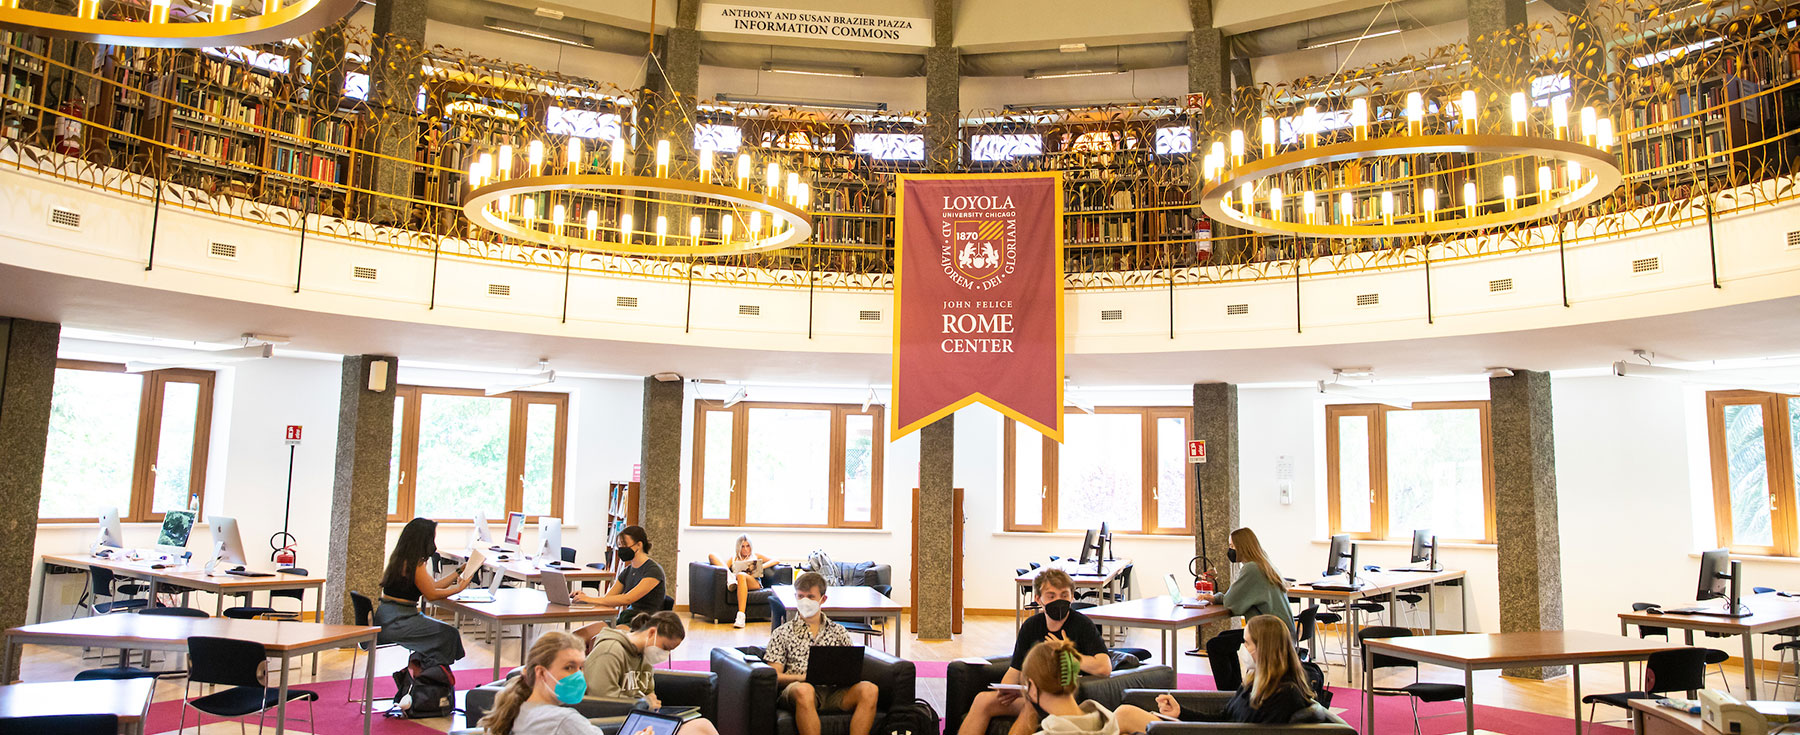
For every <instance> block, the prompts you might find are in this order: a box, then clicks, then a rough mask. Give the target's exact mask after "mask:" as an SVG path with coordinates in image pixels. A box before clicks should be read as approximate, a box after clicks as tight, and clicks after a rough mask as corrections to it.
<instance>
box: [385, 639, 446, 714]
mask: <svg viewBox="0 0 1800 735" xmlns="http://www.w3.org/2000/svg"><path fill="white" fill-rule="evenodd" d="M394 683H395V684H396V685H397V686H396V689H395V692H394V703H395V706H397V707H399V708H400V715H401V716H402V717H405V718H407V719H409V720H417V719H423V718H427V717H449V716H450V715H452V714H454V713H455V712H456V675H455V674H452V673H450V667H448V666H443V665H438V666H426V665H424V663H423V662H422V661H421V660H420V659H419V657H418V654H413V656H412V657H411V658H409V659H408V660H407V662H406V668H404V669H401V670H399V671H396V672H394Z"/></svg>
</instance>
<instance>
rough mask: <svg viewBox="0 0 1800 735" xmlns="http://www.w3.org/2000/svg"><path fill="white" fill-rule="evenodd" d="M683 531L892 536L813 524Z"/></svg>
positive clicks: (878, 530) (684, 529)
mask: <svg viewBox="0 0 1800 735" xmlns="http://www.w3.org/2000/svg"><path fill="white" fill-rule="evenodd" d="M681 530H682V532H683V533H685V532H688V531H701V532H705V531H720V532H724V533H742V534H748V535H749V536H750V537H751V538H753V539H754V538H755V537H756V535H757V534H759V533H760V534H770V533H850V534H861V535H866V536H892V535H894V532H893V531H889V530H887V529H885V528H819V527H814V526H682V527H681Z"/></svg>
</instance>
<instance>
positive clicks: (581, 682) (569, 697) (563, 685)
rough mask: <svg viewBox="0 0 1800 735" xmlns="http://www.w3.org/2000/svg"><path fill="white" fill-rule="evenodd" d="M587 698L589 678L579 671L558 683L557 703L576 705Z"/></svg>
mask: <svg viewBox="0 0 1800 735" xmlns="http://www.w3.org/2000/svg"><path fill="white" fill-rule="evenodd" d="M585 696H587V676H585V675H584V674H582V672H580V671H577V672H575V673H573V674H570V675H568V676H565V677H563V678H561V679H559V680H557V682H556V701H558V702H562V703H563V704H575V703H577V702H580V701H581V698H582V697H585Z"/></svg>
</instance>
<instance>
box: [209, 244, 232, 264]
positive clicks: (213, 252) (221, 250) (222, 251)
mask: <svg viewBox="0 0 1800 735" xmlns="http://www.w3.org/2000/svg"><path fill="white" fill-rule="evenodd" d="M206 254H207V255H210V256H212V257H215V258H224V259H226V260H237V246H236V245H233V244H231V243H228V242H215V243H213V244H211V245H209V246H207V248H206Z"/></svg>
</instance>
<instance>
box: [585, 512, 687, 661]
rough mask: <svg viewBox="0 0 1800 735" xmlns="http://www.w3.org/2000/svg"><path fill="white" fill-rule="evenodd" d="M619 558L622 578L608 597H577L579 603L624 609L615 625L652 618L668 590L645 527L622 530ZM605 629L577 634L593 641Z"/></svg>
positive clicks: (592, 629) (609, 592) (609, 589)
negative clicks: (595, 635)
mask: <svg viewBox="0 0 1800 735" xmlns="http://www.w3.org/2000/svg"><path fill="white" fill-rule="evenodd" d="M614 553H615V555H616V556H615V557H614V558H616V559H618V560H619V561H620V562H623V564H621V565H620V566H619V576H618V578H617V579H615V580H613V583H612V587H610V588H608V589H607V590H606V594H604V595H600V596H598V597H596V596H594V595H590V594H587V593H585V592H577V593H575V598H576V600H577V601H579V602H584V603H587V604H591V605H603V606H606V607H617V608H622V609H621V610H619V617H618V618H616V619H615V620H614V621H613V624H614V625H626V626H629V625H631V621H632V620H634V619H636V618H637V616H639V615H651V614H654V613H656V612H657V611H660V610H662V604H663V598H664V597H666V596H668V589H667V588H666V587H665V586H664V580H665V579H667V578H666V577H664V576H663V568H662V565H661V564H658V563H656V560H655V559H651V558H650V535H649V534H647V533H645V532H644V527H643V526H626V527H624V528H622V529H620V530H619V541H618V545H617V547H616V548H615V549H614ZM600 627H604V626H598V625H589V626H587V627H585V628H582V629H581V630H580V631H578V632H577V634H578V635H582V636H583V637H586V638H591V637H593V635H594V634H595V633H596V632H598V629H599V628H600Z"/></svg>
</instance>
